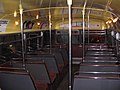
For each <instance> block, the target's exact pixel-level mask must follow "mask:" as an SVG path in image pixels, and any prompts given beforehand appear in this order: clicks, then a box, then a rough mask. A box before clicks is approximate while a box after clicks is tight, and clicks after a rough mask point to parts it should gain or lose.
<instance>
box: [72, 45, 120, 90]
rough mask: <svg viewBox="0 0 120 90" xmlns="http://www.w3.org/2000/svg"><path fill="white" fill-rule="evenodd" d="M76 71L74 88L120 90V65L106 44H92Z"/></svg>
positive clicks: (77, 89)
mask: <svg viewBox="0 0 120 90" xmlns="http://www.w3.org/2000/svg"><path fill="white" fill-rule="evenodd" d="M85 55H86V56H85V59H84V60H83V63H81V64H80V68H79V70H78V72H76V73H75V76H74V83H73V90H120V87H119V85H120V65H119V64H117V62H118V60H117V57H116V54H115V53H114V50H113V49H111V48H108V47H107V45H105V44H102V45H101V44H100V45H98V44H97V45H90V46H89V47H88V51H87V52H86V54H85Z"/></svg>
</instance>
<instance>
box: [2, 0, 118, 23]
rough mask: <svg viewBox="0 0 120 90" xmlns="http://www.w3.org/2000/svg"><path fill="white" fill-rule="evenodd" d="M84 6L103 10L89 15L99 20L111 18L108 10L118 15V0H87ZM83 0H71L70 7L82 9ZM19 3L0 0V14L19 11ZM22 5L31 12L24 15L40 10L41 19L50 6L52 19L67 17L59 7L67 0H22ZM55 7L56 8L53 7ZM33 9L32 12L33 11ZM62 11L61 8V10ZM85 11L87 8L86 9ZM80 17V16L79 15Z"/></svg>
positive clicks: (78, 14) (63, 5)
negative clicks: (100, 13)
mask: <svg viewBox="0 0 120 90" xmlns="http://www.w3.org/2000/svg"><path fill="white" fill-rule="evenodd" d="M87 1H88V2H87V6H86V8H92V9H91V10H93V9H97V10H98V11H103V14H102V15H101V16H100V15H98V14H96V15H91V18H95V19H96V18H97V19H101V20H105V21H106V19H109V18H111V13H110V14H108V13H106V12H107V11H110V12H112V13H114V14H116V15H117V16H118V17H119V15H120V10H119V8H120V5H119V4H120V0H87ZM84 2H85V0H73V4H72V7H73V8H74V7H76V8H79V9H82V7H83V6H84ZM19 4H20V0H0V14H1V15H6V14H10V13H13V12H14V11H15V10H16V11H18V12H19ZM22 6H23V9H24V11H26V10H31V12H27V13H25V15H26V16H30V17H31V16H34V15H36V14H37V13H38V14H40V13H41V12H42V14H43V13H44V14H43V16H41V18H42V17H43V18H42V19H45V17H46V18H48V14H49V13H48V12H49V10H48V9H49V7H50V8H51V14H52V16H53V17H54V20H58V19H61V18H62V17H64V18H68V17H67V16H65V15H61V13H60V9H58V8H57V7H59V8H63V7H67V0H22ZM53 7H56V8H53ZM35 9H36V10H35ZM46 9H47V10H46ZM33 11H34V12H33ZM61 11H62V10H61ZM86 11H87V10H86ZM79 16H80V13H76V15H73V17H74V18H78V17H79ZM80 17H81V16H80Z"/></svg>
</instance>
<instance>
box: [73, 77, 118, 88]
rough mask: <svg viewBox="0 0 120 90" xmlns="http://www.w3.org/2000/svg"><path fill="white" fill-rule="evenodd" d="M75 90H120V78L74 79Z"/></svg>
mask: <svg viewBox="0 0 120 90" xmlns="http://www.w3.org/2000/svg"><path fill="white" fill-rule="evenodd" d="M73 90H120V78H117V79H116V78H111V79H106V78H98V79H95V78H80V77H75V78H74V84H73Z"/></svg>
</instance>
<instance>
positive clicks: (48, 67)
mask: <svg viewBox="0 0 120 90" xmlns="http://www.w3.org/2000/svg"><path fill="white" fill-rule="evenodd" d="M4 68H7V69H4ZM9 68H11V70H9ZM16 68H17V69H16ZM21 68H22V69H24V71H21ZM67 68H68V55H67V51H66V50H65V49H63V48H61V49H57V48H52V49H51V53H49V48H47V49H42V50H38V51H34V52H28V53H27V55H26V58H25V62H23V61H22V58H21V57H20V58H13V60H11V61H9V62H7V63H4V64H1V69H0V71H1V72H2V73H4V74H5V75H4V74H3V77H4V78H5V77H6V74H7V75H8V73H9V74H10V76H11V75H12V76H13V77H14V78H12V77H9V75H8V76H7V78H8V79H7V80H8V81H4V80H3V79H2V80H0V83H1V84H2V85H1V87H0V88H1V89H2V90H56V88H57V87H58V85H59V83H60V81H61V80H62V79H63V77H64V75H65V74H66V73H67V72H68V71H67V70H68V69H67ZM13 69H15V70H13ZM6 72H8V73H6ZM14 72H15V73H14ZM24 73H25V75H23V74H24ZM0 77H1V76H0ZM18 77H20V78H21V79H20V80H19V78H18ZM25 77H27V78H25ZM28 77H31V78H28ZM24 78H25V80H26V82H25V80H24ZM22 80H23V81H22ZM27 80H28V81H29V83H31V81H32V82H33V83H31V84H32V86H30V87H29V85H30V84H29V83H28V84H27V85H25V84H21V83H22V82H24V83H27V82H28V81H27ZM12 81H13V82H12ZM6 82H11V84H12V85H7V84H6ZM15 82H16V86H14V83H15ZM4 84H5V85H6V87H5V86H4ZM20 85H23V86H20ZM17 87H22V89H21V88H20V89H18V88H17ZM9 88H12V89H9ZM29 88H30V89H29Z"/></svg>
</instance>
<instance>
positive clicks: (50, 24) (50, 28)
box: [49, 8, 52, 54]
mask: <svg viewBox="0 0 120 90" xmlns="http://www.w3.org/2000/svg"><path fill="white" fill-rule="evenodd" d="M51 30H52V23H51V12H50V8H49V32H50V54H51V52H52V51H51V49H52V46H51V45H52V31H51Z"/></svg>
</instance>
